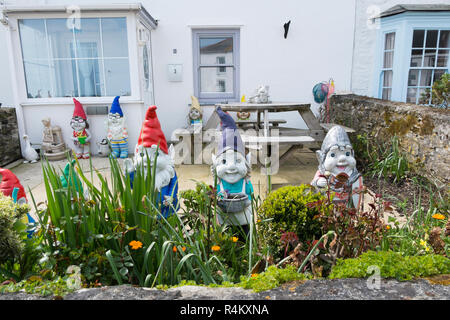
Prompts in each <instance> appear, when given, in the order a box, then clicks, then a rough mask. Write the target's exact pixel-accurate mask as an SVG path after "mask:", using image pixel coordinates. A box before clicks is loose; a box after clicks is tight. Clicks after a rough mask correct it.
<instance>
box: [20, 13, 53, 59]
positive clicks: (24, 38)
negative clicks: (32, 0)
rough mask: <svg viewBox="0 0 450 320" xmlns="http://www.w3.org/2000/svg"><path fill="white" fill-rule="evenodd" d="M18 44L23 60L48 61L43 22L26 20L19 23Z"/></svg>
mask: <svg viewBox="0 0 450 320" xmlns="http://www.w3.org/2000/svg"><path fill="white" fill-rule="evenodd" d="M19 29H20V43H21V45H22V55H23V59H24V60H30V59H45V60H47V59H48V51H47V37H46V36H45V24H44V20H40V19H26V20H20V21H19Z"/></svg>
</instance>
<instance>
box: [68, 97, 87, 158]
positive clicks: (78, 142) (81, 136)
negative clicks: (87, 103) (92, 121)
mask: <svg viewBox="0 0 450 320" xmlns="http://www.w3.org/2000/svg"><path fill="white" fill-rule="evenodd" d="M73 103H75V109H74V111H73V116H72V120H70V126H71V127H72V129H73V134H72V140H73V144H74V147H75V153H76V156H77V158H78V159H89V157H90V155H91V154H90V152H89V145H90V142H89V141H90V140H91V133H90V132H89V130H88V128H89V123H88V122H87V117H86V113H85V112H84V109H83V106H82V105H81V103H80V102H79V101H78V100H77V99H75V98H73Z"/></svg>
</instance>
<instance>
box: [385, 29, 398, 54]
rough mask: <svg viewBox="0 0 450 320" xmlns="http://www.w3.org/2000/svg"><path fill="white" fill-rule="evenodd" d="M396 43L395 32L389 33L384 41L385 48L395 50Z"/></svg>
mask: <svg viewBox="0 0 450 320" xmlns="http://www.w3.org/2000/svg"><path fill="white" fill-rule="evenodd" d="M394 44H395V32H391V33H387V34H386V38H385V42H384V50H394Z"/></svg>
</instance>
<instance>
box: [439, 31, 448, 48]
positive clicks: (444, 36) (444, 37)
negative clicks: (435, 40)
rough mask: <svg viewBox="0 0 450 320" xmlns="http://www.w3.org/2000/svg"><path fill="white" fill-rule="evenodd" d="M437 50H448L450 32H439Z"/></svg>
mask: <svg viewBox="0 0 450 320" xmlns="http://www.w3.org/2000/svg"><path fill="white" fill-rule="evenodd" d="M439 48H450V31H443V30H441V36H440V38H439Z"/></svg>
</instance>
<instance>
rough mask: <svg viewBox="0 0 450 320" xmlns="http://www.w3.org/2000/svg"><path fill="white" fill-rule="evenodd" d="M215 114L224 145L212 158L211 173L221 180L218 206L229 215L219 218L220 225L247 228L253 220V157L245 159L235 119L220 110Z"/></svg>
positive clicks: (218, 190) (218, 187)
mask: <svg viewBox="0 0 450 320" xmlns="http://www.w3.org/2000/svg"><path fill="white" fill-rule="evenodd" d="M216 112H217V114H218V115H219V117H220V120H221V122H222V141H219V144H218V149H217V154H216V155H214V154H213V155H212V166H211V170H212V172H213V175H216V174H217V178H218V185H217V196H218V205H219V207H220V208H221V209H222V212H223V213H224V214H226V215H224V216H221V215H218V218H219V223H220V224H223V223H224V222H225V223H228V224H231V225H241V226H248V225H250V222H251V219H252V206H251V200H252V194H253V186H252V183H251V182H250V179H249V178H250V175H249V174H250V171H251V163H250V160H251V155H250V153H249V154H248V155H247V157H246V156H245V149H244V144H243V142H242V139H241V136H240V134H239V131H238V130H237V127H236V123H235V122H234V120H233V118H232V117H231V116H230V115H229V114H227V113H225V112H223V111H222V109H221V108H220V107H218V108H217V109H216Z"/></svg>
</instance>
